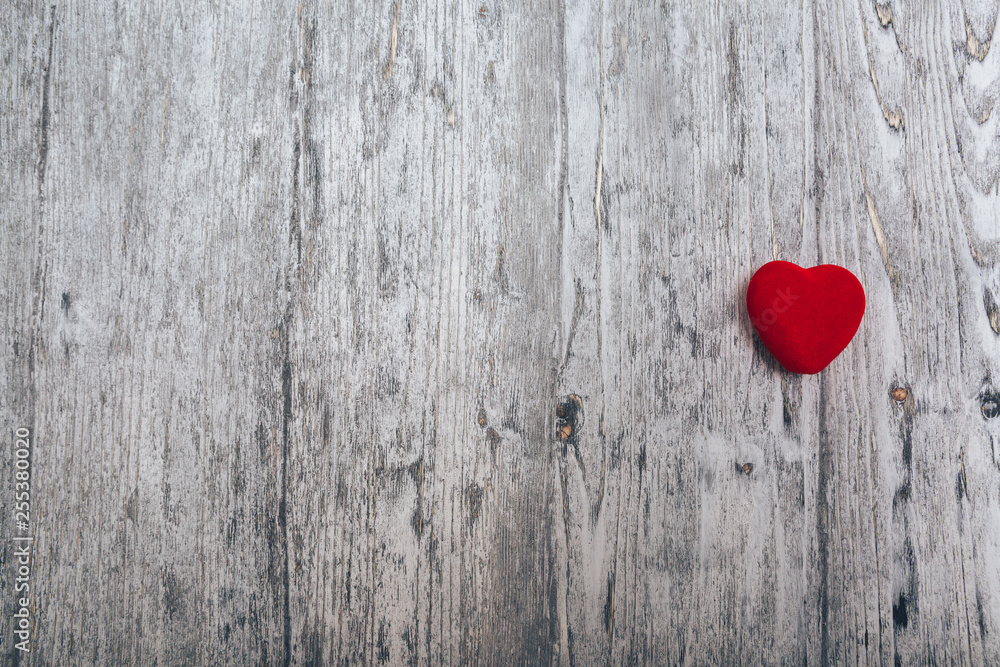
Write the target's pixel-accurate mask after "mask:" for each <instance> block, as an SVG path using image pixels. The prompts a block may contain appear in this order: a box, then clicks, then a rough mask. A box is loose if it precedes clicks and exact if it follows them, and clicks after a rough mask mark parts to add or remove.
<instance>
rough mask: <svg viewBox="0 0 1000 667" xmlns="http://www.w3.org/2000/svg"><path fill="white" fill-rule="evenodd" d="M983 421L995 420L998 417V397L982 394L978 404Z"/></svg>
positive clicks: (999, 412) (999, 411)
mask: <svg viewBox="0 0 1000 667" xmlns="http://www.w3.org/2000/svg"><path fill="white" fill-rule="evenodd" d="M979 409H980V410H982V411H983V418H984V419H995V418H996V417H998V416H1000V396H998V395H997V394H995V393H990V394H984V395H983V397H982V400H981V401H980V403H979Z"/></svg>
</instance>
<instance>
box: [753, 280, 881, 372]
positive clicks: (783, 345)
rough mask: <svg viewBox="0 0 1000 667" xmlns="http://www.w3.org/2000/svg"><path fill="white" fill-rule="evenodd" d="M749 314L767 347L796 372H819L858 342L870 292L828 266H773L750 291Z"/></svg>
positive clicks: (787, 367)
mask: <svg viewBox="0 0 1000 667" xmlns="http://www.w3.org/2000/svg"><path fill="white" fill-rule="evenodd" d="M747 312H748V313H749V315H750V322H751V323H752V324H753V328H754V329H755V330H756V331H757V335H758V336H759V337H760V340H761V342H763V343H764V346H765V347H767V349H768V350H770V351H771V354H773V355H774V358H775V359H777V360H778V361H779V362H781V365H782V366H784V367H785V368H786V369H788V370H789V371H791V372H792V373H806V374H813V373H819V372H820V371H821V370H823V369H824V368H826V367H827V366H828V365H829V364H830V362H831V361H833V360H834V359H835V358H836V357H837V355H838V354H840V353H841V352H842V351H843V350H844V348H845V347H847V344H848V343H850V342H851V339H852V338H854V334H855V333H857V331H858V327H859V326H860V325H861V317H862V316H863V315H864V313H865V290H864V288H862V287H861V283H860V282H859V281H858V279H857V278H856V277H855V276H854V274H853V273H851V272H850V271H848V270H847V269H845V268H843V267H841V266H835V265H833V264H823V265H821V266H814V267H813V268H811V269H803V268H802V267H801V266H797V265H795V264H792V263H791V262H768V263H767V264H765V265H764V266H762V267H760V268H759V269H758V270H757V272H756V273H755V274H753V277H752V278H750V284H749V285H748V286H747Z"/></svg>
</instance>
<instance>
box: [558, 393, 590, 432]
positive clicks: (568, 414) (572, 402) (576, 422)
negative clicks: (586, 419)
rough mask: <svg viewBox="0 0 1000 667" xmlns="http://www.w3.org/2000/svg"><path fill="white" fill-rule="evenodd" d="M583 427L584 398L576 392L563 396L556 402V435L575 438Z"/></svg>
mask: <svg viewBox="0 0 1000 667" xmlns="http://www.w3.org/2000/svg"><path fill="white" fill-rule="evenodd" d="M582 427H583V399H581V398H580V397H579V396H577V395H576V394H567V395H566V396H561V397H560V398H559V402H558V403H557V404H556V437H557V438H559V440H563V441H566V440H569V439H570V438H574V437H576V436H577V434H578V433H579V431H580V428H582Z"/></svg>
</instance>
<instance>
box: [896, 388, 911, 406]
mask: <svg viewBox="0 0 1000 667" xmlns="http://www.w3.org/2000/svg"><path fill="white" fill-rule="evenodd" d="M909 396H910V392H908V391H906V389H905V388H904V387H896V388H895V389H893V390H892V400H894V401H896V402H897V403H902V402H903V401H905V400H906V399H907V398H908V397H909Z"/></svg>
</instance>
